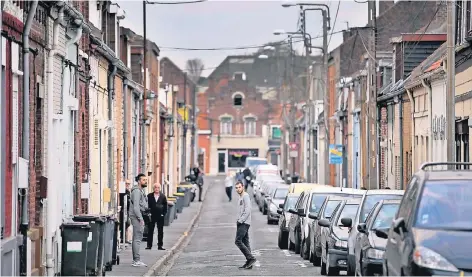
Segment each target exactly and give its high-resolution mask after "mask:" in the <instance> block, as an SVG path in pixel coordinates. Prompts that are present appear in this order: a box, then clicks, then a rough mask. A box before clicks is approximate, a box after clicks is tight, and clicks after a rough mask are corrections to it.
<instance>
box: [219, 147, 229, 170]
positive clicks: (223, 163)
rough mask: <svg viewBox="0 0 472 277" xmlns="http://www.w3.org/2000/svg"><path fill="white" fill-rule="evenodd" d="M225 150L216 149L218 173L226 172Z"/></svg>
mask: <svg viewBox="0 0 472 277" xmlns="http://www.w3.org/2000/svg"><path fill="white" fill-rule="evenodd" d="M226 160H227V159H226V151H218V173H220V174H221V173H226V166H227V165H226Z"/></svg>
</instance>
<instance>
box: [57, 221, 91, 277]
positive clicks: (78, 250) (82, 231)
mask: <svg viewBox="0 0 472 277" xmlns="http://www.w3.org/2000/svg"><path fill="white" fill-rule="evenodd" d="M89 232H90V225H89V224H88V223H86V222H66V223H63V224H62V226H61V236H62V262H61V275H62V276H86V275H87V246H88V243H87V239H88V237H89Z"/></svg>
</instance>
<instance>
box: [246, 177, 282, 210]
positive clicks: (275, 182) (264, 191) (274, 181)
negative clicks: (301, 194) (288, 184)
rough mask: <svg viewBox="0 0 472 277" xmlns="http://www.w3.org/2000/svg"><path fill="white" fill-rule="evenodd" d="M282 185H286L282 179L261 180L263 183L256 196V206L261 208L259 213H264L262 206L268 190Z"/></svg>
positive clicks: (260, 184) (259, 186)
mask: <svg viewBox="0 0 472 277" xmlns="http://www.w3.org/2000/svg"><path fill="white" fill-rule="evenodd" d="M270 176H271V175H270ZM280 185H285V183H284V181H283V180H282V179H281V178H280V177H277V178H272V177H271V178H264V179H262V180H261V182H260V183H259V185H258V189H257V192H256V195H255V196H254V199H255V201H256V204H257V205H258V206H259V211H262V206H261V205H262V203H263V201H264V197H265V195H266V194H267V193H268V191H267V188H269V187H274V186H280Z"/></svg>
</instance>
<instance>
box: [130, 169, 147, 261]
mask: <svg viewBox="0 0 472 277" xmlns="http://www.w3.org/2000/svg"><path fill="white" fill-rule="evenodd" d="M136 182H137V184H136V185H135V186H134V187H133V188H132V189H131V201H130V203H131V204H130V208H129V218H130V219H131V225H132V226H133V242H132V251H133V263H132V264H131V265H132V266H147V265H146V264H145V263H143V262H142V261H141V256H140V255H139V250H140V249H141V241H142V240H143V233H144V216H147V212H148V210H149V207H148V198H147V196H146V194H145V192H144V189H145V188H146V187H147V178H146V175H144V174H142V173H140V174H139V175H138V176H136Z"/></svg>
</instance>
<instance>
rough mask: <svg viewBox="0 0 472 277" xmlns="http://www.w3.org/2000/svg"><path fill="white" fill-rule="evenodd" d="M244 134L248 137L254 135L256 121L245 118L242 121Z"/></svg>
mask: <svg viewBox="0 0 472 277" xmlns="http://www.w3.org/2000/svg"><path fill="white" fill-rule="evenodd" d="M244 134H246V135H249V136H254V135H256V119H255V118H246V119H245V120H244Z"/></svg>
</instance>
